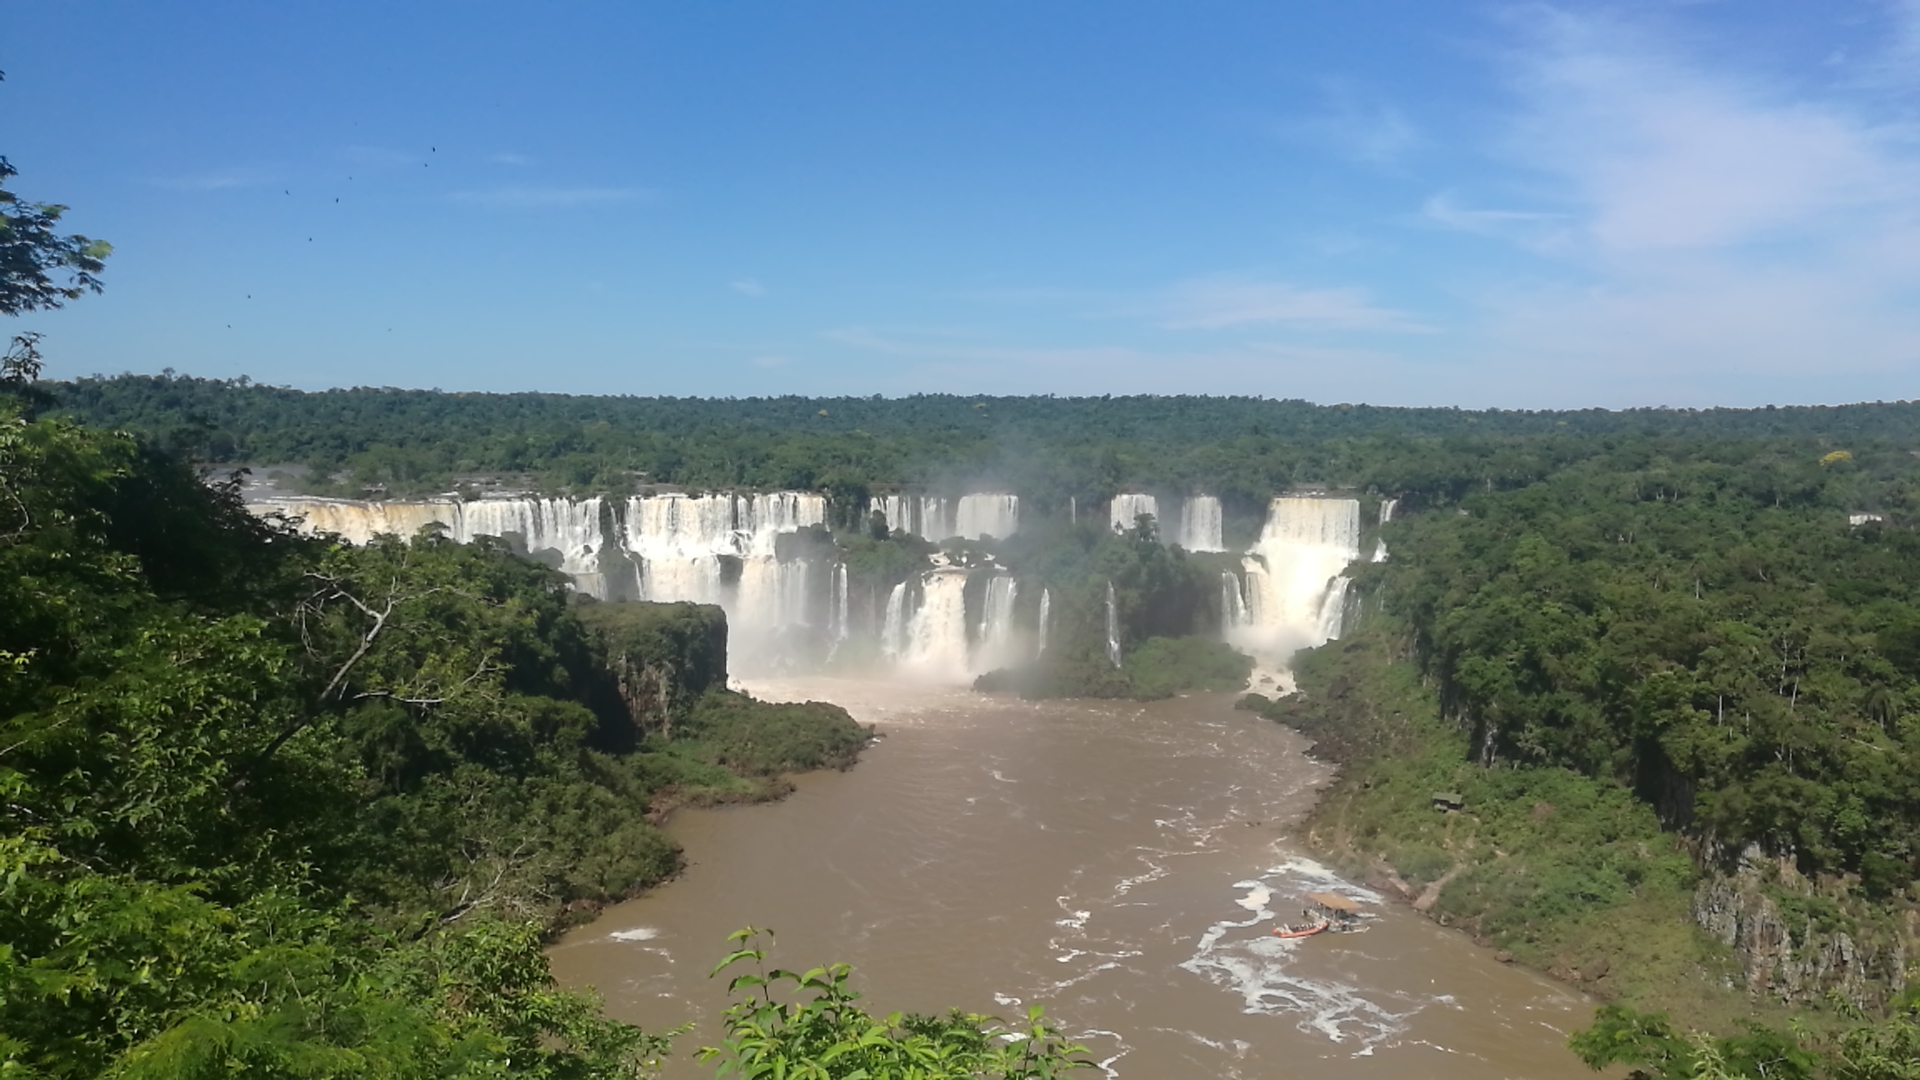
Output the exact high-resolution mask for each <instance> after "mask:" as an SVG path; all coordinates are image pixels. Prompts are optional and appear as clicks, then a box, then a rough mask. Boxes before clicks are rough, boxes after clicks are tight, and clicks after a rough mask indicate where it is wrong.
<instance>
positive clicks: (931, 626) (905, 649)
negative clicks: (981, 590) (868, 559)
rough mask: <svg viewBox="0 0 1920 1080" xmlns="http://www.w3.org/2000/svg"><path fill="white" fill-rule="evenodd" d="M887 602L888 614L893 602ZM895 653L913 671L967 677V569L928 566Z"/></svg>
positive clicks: (947, 677) (956, 678) (946, 677)
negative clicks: (938, 568) (918, 604)
mask: <svg viewBox="0 0 1920 1080" xmlns="http://www.w3.org/2000/svg"><path fill="white" fill-rule="evenodd" d="M887 603H888V609H889V612H888V613H889V615H891V613H892V610H891V609H892V605H893V602H892V600H891V599H889V600H888V602H887ZM894 656H895V657H896V659H897V660H898V661H899V663H900V665H901V666H902V667H903V668H905V669H906V670H908V671H910V672H913V673H916V674H920V675H923V676H929V677H932V678H936V679H941V680H948V681H956V682H958V681H963V680H964V679H965V678H966V677H967V674H968V665H967V574H966V571H964V570H930V571H928V572H927V573H926V574H925V575H924V576H923V577H922V579H921V598H920V606H919V607H918V608H915V609H914V611H913V612H912V613H911V614H909V615H906V617H905V619H904V625H903V627H902V633H901V643H900V647H899V649H898V651H897V652H896V653H895V654H894Z"/></svg>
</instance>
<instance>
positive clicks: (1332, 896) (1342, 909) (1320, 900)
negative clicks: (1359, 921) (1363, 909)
mask: <svg viewBox="0 0 1920 1080" xmlns="http://www.w3.org/2000/svg"><path fill="white" fill-rule="evenodd" d="M1307 899H1308V900H1311V901H1313V902H1314V903H1316V904H1318V905H1320V906H1321V907H1323V908H1326V909H1327V910H1328V911H1337V912H1339V913H1340V914H1342V915H1353V914H1356V913H1357V912H1359V910H1360V905H1359V904H1358V903H1356V902H1355V901H1352V900H1349V899H1347V898H1346V897H1344V896H1341V895H1340V894H1339V893H1330V892H1316V893H1308V894H1307Z"/></svg>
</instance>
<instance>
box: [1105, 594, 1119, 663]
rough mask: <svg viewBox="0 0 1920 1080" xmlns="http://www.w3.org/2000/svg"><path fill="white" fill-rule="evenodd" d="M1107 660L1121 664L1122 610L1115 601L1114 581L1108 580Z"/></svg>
mask: <svg viewBox="0 0 1920 1080" xmlns="http://www.w3.org/2000/svg"><path fill="white" fill-rule="evenodd" d="M1107 662H1108V663H1111V664H1112V665H1113V666H1114V667H1119V666H1120V612H1119V609H1118V606H1117V605H1116V604H1114V602H1113V582H1111V581H1109V582H1107Z"/></svg>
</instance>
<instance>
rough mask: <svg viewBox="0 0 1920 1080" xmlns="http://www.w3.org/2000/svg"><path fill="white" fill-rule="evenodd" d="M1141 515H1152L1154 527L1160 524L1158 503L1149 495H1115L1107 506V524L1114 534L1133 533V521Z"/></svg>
mask: <svg viewBox="0 0 1920 1080" xmlns="http://www.w3.org/2000/svg"><path fill="white" fill-rule="evenodd" d="M1141 514H1152V515H1153V520H1154V523H1155V525H1156V526H1158V525H1159V524H1160V501H1159V500H1158V499H1155V498H1154V497H1153V496H1151V495H1115V496H1114V497H1113V502H1111V503H1109V504H1108V506H1107V524H1108V525H1109V526H1111V527H1112V529H1113V531H1114V532H1117V533H1129V532H1132V531H1133V526H1134V519H1136V518H1138V517H1139V516H1140V515H1141Z"/></svg>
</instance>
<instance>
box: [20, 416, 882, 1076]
mask: <svg viewBox="0 0 1920 1080" xmlns="http://www.w3.org/2000/svg"><path fill="white" fill-rule="evenodd" d="M695 614H696V618H703V617H704V616H699V615H698V613H695ZM720 642H721V647H722V648H724V634H722V636H721V638H720ZM700 659H702V660H703V661H704V662H706V663H708V665H709V666H713V665H716V664H717V670H718V671H719V673H720V678H721V679H724V661H718V660H714V659H713V658H710V657H705V658H700ZM679 689H685V688H684V687H679ZM709 694H710V695H717V696H715V697H713V699H712V700H711V701H709V700H707V698H706V697H704V696H700V695H696V694H692V693H680V694H676V695H675V699H674V704H673V706H672V708H673V710H674V714H675V715H676V716H677V717H679V718H680V719H682V720H683V721H684V724H683V729H684V730H683V732H682V735H681V737H679V738H677V739H671V740H669V739H665V738H664V736H663V735H661V734H659V733H655V734H652V735H649V734H647V733H645V732H642V731H638V730H637V728H638V727H639V724H640V721H639V719H638V718H636V717H635V716H634V715H633V714H632V713H631V712H630V711H629V710H628V708H627V707H626V704H625V702H624V701H623V699H622V698H621V696H620V694H619V692H618V688H617V686H616V685H615V680H614V678H613V674H612V672H611V671H610V670H609V667H608V664H607V662H606V653H605V651H604V644H603V639H602V638H600V637H597V636H596V635H595V634H594V633H593V632H592V631H590V630H589V629H588V628H587V627H586V626H584V625H583V624H582V623H581V622H580V620H579V619H578V618H577V617H576V615H575V612H574V609H573V606H572V603H571V601H570V599H569V593H568V590H567V589H566V587H565V583H564V579H562V578H561V577H560V576H559V575H557V574H555V573H554V572H552V571H549V570H546V569H545V568H542V567H539V566H537V565H535V564H532V563H528V562H526V561H524V560H521V559H518V558H516V557H514V556H513V555H511V554H510V553H509V552H507V551H506V550H505V549H503V548H501V547H499V546H497V545H487V544H482V545H474V546H461V545H457V544H452V543H449V542H447V541H445V540H444V539H440V538H437V537H434V536H431V535H428V536H423V537H420V538H417V539H416V540H415V541H414V542H413V543H411V544H406V543H401V542H398V541H397V540H396V541H390V542H381V543H376V544H373V545H371V546H369V547H367V548H364V549H353V548H345V547H337V546H333V545H331V544H327V543H322V542H317V541H311V540H306V539H302V538H301V537H299V536H297V535H295V534H293V533H292V532H289V531H286V530H283V529H281V528H279V527H277V526H276V525H275V523H272V522H262V521H260V520H258V519H255V518H254V517H253V516H252V515H250V514H248V513H246V511H245V510H244V508H243V507H242V506H241V505H240V502H239V499H238V494H237V491H236V489H235V486H234V485H231V484H215V485H211V486H209V485H206V484H203V483H201V482H200V480H199V478H198V477H197V476H195V475H194V474H193V472H192V471H191V470H190V469H189V468H187V467H186V466H185V465H184V464H183V463H181V462H180V461H178V460H177V459H174V458H172V457H170V456H168V455H166V454H163V453H159V452H156V451H154V450H153V449H152V448H150V447H147V446H144V445H142V444H140V443H138V442H136V441H135V440H133V439H132V438H130V437H127V436H123V435H116V434H106V433H100V432H93V431H88V430H85V429H82V428H78V427H75V426H73V425H71V424H69V423H66V422H63V421H52V420H37V421H36V420H30V419H28V418H27V417H26V416H25V415H24V414H23V413H22V412H21V411H20V410H19V408H18V407H17V406H16V405H14V404H13V403H12V402H11V401H10V400H8V399H7V398H5V397H0V717H4V720H0V1069H4V1070H7V1071H9V1072H10V1074H18V1075H22V1076H40V1077H59V1078H66V1077H76V1078H77V1077H91V1076H99V1075H108V1074H111V1075H126V1076H141V1077H168V1078H172V1077H212V1076H227V1075H234V1074H236V1073H239V1074H244V1075H248V1076H264V1077H274V1076H286V1077H293V1076H300V1077H350V1076H351V1077H358V1076H367V1075H386V1076H395V1077H442V1076H446V1077H452V1076H477V1075H514V1076H530V1077H556V1078H558V1077H620V1076H638V1075H641V1074H643V1073H645V1072H648V1071H649V1070H650V1066H649V1062H650V1061H651V1060H652V1059H653V1058H655V1057H657V1055H658V1054H659V1053H661V1052H662V1051H663V1050H664V1048H665V1043H664V1041H663V1040H662V1039H660V1038H658V1037H655V1036H651V1035H647V1034H644V1033H642V1032H640V1031H639V1030H638V1029H635V1028H632V1027H630V1026H627V1025H624V1024H619V1023H614V1022H611V1021H608V1020H606V1019H604V1018H602V1017H601V1016H600V1014H599V1011H598V1007H597V1003H595V1002H594V1001H593V1000H592V999H591V998H590V997H587V996H583V995H579V994H574V993H569V992H564V991H561V990H559V989H557V988H556V987H555V986H554V985H553V983H552V980H551V979H550V978H549V976H548V974H547V967H546V962H545V959H544V957H543V955H542V953H541V951H540V935H541V933H542V931H543V930H544V929H545V928H546V927H547V926H548V925H549V920H551V919H552V918H553V917H554V916H555V915H556V914H558V913H559V912H560V911H561V910H562V909H563V908H565V907H567V906H569V905H575V904H578V903H580V902H586V903H593V902H597V901H601V900H605V899H610V898H615V897H619V896H623V895H627V894H629V893H631V892H632V891H633V890H634V889H635V888H637V887H639V886H641V885H644V884H647V883H650V882H654V881H658V880H660V879H662V878H663V877H665V876H667V875H669V874H671V873H672V872H673V871H674V870H675V869H676V868H677V866H678V853H677V852H676V851H675V849H674V848H673V846H672V845H671V844H670V843H669V842H668V841H666V839H665V838H664V837H663V836H662V835H661V834H660V833H659V832H658V831H657V830H655V829H654V828H653V827H652V826H651V825H649V824H648V823H647V822H646V820H645V816H646V813H647V811H648V810H649V808H650V805H651V803H652V802H653V801H654V800H655V799H656V798H657V797H659V796H660V795H661V794H662V792H663V789H666V788H671V787H674V786H677V785H684V784H687V783H689V782H695V783H715V784H738V783H741V782H742V779H741V773H739V772H735V771H732V770H731V769H729V768H727V767H726V766H727V765H728V764H730V763H732V762H733V760H734V759H735V758H738V759H739V760H740V762H741V766H742V768H743V769H745V770H746V771H748V772H750V773H751V775H752V776H753V777H755V778H761V777H763V776H764V774H768V773H771V772H773V771H776V770H779V769H783V768H794V767H809V766H812V765H817V764H827V763H831V764H839V765H844V764H846V763H848V762H849V761H850V760H851V757H852V754H853V753H854V752H855V751H856V750H857V748H858V746H859V745H860V744H861V743H862V742H863V741H864V738H865V733H864V732H863V731H862V730H861V729H860V728H859V727H858V726H857V725H855V724H854V723H853V722H852V721H851V720H850V719H849V718H848V717H847V716H846V715H845V713H844V712H841V711H840V710H837V709H834V708H832V707H830V706H821V705H813V706H800V707H771V706H763V705H761V704H760V703H757V702H752V701H749V700H747V699H745V698H742V697H740V696H739V695H730V694H726V693H725V691H722V690H713V691H709ZM695 732H702V733H707V734H711V735H712V736H713V737H714V738H715V740H716V741H715V743H714V745H712V746H706V745H705V744H703V743H701V742H700V741H699V739H698V738H695V737H692V736H693V734H694V733H695ZM743 732H745V733H747V734H746V735H745V736H744V738H743V736H742V734H741V733H743ZM769 736H777V737H771V738H770V737H769ZM743 741H744V743H745V744H746V745H748V746H752V747H757V748H759V753H758V756H755V755H753V754H748V753H745V752H743V751H741V750H740V749H739V744H740V743H742V742H743Z"/></svg>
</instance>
